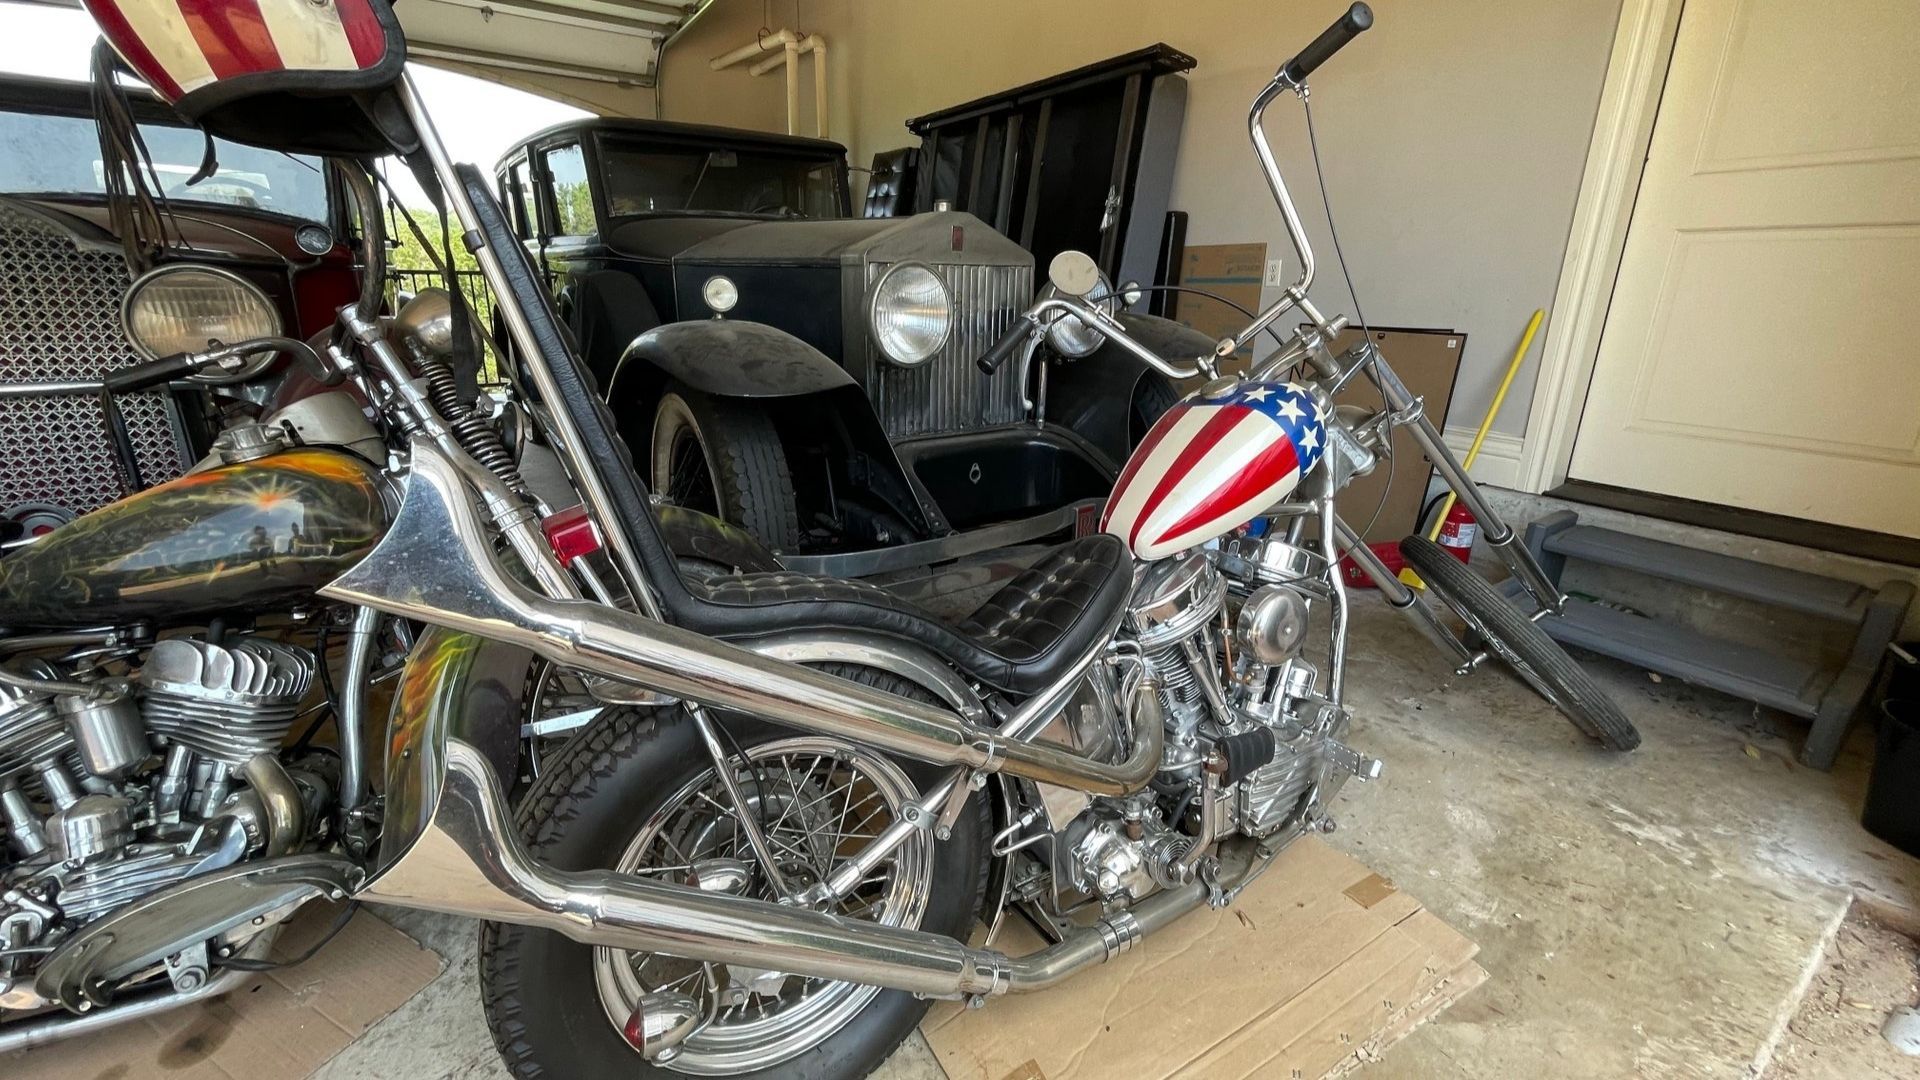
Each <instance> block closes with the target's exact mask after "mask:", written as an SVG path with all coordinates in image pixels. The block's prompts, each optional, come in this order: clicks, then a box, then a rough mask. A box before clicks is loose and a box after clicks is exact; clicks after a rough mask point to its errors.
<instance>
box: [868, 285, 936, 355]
mask: <svg viewBox="0 0 1920 1080" xmlns="http://www.w3.org/2000/svg"><path fill="white" fill-rule="evenodd" d="M867 314H868V321H869V322H871V323H872V324H873V340H874V341H875V342H877V343H879V345H880V351H881V352H883V353H885V354H886V357H887V359H889V360H891V361H893V362H894V363H896V364H899V365H900V366H901V367H913V366H914V365H916V364H923V363H925V362H926V361H927V360H928V359H930V358H931V357H932V356H933V354H934V353H937V352H939V351H940V346H942V345H945V344H946V343H947V335H948V334H950V333H952V332H953V297H952V296H950V295H948V293H947V284H946V282H944V281H941V280H940V276H939V275H938V274H935V273H934V272H933V269H932V268H931V267H929V266H927V265H926V264H925V263H913V262H903V263H895V264H894V265H893V266H892V267H890V268H888V270H887V272H886V273H884V274H881V275H880V280H878V281H876V282H874V283H873V296H872V298H871V299H870V300H868V302H867Z"/></svg>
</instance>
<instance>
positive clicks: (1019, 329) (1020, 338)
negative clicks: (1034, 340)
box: [974, 319, 1033, 375]
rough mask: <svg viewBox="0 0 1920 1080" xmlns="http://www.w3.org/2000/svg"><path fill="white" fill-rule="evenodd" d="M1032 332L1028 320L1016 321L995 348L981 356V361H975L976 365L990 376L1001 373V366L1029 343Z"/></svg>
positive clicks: (995, 344)
mask: <svg viewBox="0 0 1920 1080" xmlns="http://www.w3.org/2000/svg"><path fill="white" fill-rule="evenodd" d="M1032 332H1033V324H1032V323H1029V322H1028V321H1027V320H1026V319H1015V320H1014V322H1013V325H1012V326H1009V327H1007V332H1006V333H1004V334H1001V335H1000V340H999V341H996V342H994V343H993V348H991V349H988V350H987V351H986V352H983V353H981V354H980V359H978V360H976V361H974V363H975V365H976V366H978V367H979V368H980V370H981V371H982V372H984V373H986V374H988V375H991V374H993V373H994V372H996V371H999V370H1000V365H1001V364H1004V363H1006V362H1007V360H1008V359H1009V358H1010V357H1012V356H1013V354H1014V353H1016V352H1018V351H1019V349H1020V346H1022V345H1025V344H1026V343H1027V335H1028V334H1030V333H1032Z"/></svg>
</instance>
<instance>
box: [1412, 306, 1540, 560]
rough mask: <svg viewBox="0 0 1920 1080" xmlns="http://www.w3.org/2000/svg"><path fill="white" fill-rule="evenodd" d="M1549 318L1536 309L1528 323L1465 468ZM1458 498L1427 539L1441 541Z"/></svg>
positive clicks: (1447, 503) (1443, 509)
mask: <svg viewBox="0 0 1920 1080" xmlns="http://www.w3.org/2000/svg"><path fill="white" fill-rule="evenodd" d="M1546 317H1547V313H1546V310H1545V309H1544V308H1536V309H1535V310H1534V313H1533V318H1532V319H1530V320H1528V321H1527V332H1526V333H1524V334H1522V335H1520V347H1519V348H1518V349H1515V350H1514V353H1513V362H1512V363H1510V364H1508V365H1507V375H1506V378H1503V379H1501V380H1500V389H1498V390H1496V391H1494V394H1493V405H1492V407H1491V408H1489V409H1488V410H1487V418H1486V419H1484V420H1482V421H1480V430H1479V431H1477V432H1475V433H1474V436H1473V445H1472V446H1469V447H1467V456H1466V458H1465V460H1463V461H1461V463H1460V464H1461V466H1462V467H1464V468H1468V469H1471V468H1473V462H1474V459H1475V458H1478V457H1479V456H1480V444H1481V443H1484V442H1486V441H1487V432H1489V431H1491V430H1493V418H1494V417H1496V416H1499V415H1500V406H1501V405H1502V404H1504V403H1505V402H1506V400H1507V389H1508V388H1509V387H1511V386H1512V385H1513V377H1514V376H1515V375H1518V374H1519V373H1520V365H1521V364H1522V363H1523V362H1524V361H1525V360H1526V359H1527V350H1528V349H1530V348H1532V347H1533V335H1534V334H1535V333H1536V332H1537V331H1538V330H1539V329H1540V320H1542V319H1544V318H1546ZM1456 497H1457V496H1455V495H1454V493H1453V492H1451V491H1449V492H1447V497H1446V498H1445V499H1444V500H1442V501H1441V503H1440V513H1439V514H1437V515H1436V516H1435V517H1434V519H1433V528H1432V529H1430V530H1429V531H1428V532H1427V539H1429V540H1438V539H1440V529H1441V527H1442V526H1443V525H1445V524H1446V522H1447V513H1448V512H1449V511H1451V510H1452V509H1453V500H1454V499H1455V498H1456Z"/></svg>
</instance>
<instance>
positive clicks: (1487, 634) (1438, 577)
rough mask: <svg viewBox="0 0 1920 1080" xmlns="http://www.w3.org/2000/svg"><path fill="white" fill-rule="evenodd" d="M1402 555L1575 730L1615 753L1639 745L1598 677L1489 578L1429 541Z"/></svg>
mask: <svg viewBox="0 0 1920 1080" xmlns="http://www.w3.org/2000/svg"><path fill="white" fill-rule="evenodd" d="M1400 554H1401V555H1403V556H1405V557H1406V560H1407V565H1409V566H1411V567H1413V569H1414V572H1415V573H1417V574H1419V575H1420V579H1421V580H1422V581H1425V582H1426V583H1427V587H1428V588H1429V589H1431V590H1433V592H1434V594H1435V595H1437V596H1438V597H1439V598H1440V599H1441V600H1443V601H1445V602H1446V604H1447V606H1448V607H1450V608H1452V609H1453V611H1454V613H1455V614H1457V615H1459V616H1460V618H1461V619H1463V620H1465V622H1466V624H1467V626H1468V628H1470V629H1471V630H1472V631H1473V632H1474V634H1476V635H1478V636H1479V637H1480V639H1481V640H1482V641H1484V642H1486V644H1487V647H1488V648H1489V649H1491V650H1493V652H1494V653H1495V654H1496V655H1498V656H1499V657H1500V658H1501V659H1502V660H1505V661H1506V662H1507V665H1508V666H1509V667H1511V668H1513V670H1514V672H1515V673H1516V674H1518V675H1519V676H1520V677H1521V678H1522V679H1524V680H1526V682H1527V684H1528V685H1530V686H1532V687H1533V688H1534V689H1535V690H1537V691H1539V693H1540V696H1542V697H1544V698H1546V699H1547V700H1548V701H1550V702H1552V703H1553V706H1554V708H1556V709H1559V710H1560V712H1561V713H1562V714H1563V715H1565V716H1566V718H1567V719H1569V720H1571V721H1572V722H1573V725H1574V726H1575V727H1577V728H1579V729H1580V730H1581V731H1583V732H1585V733H1586V734H1587V735H1588V736H1589V737H1590V738H1593V739H1597V740H1599V741H1600V742H1601V743H1602V744H1604V745H1605V746H1606V747H1607V748H1608V749H1611V750H1632V749H1633V748H1634V747H1636V746H1639V745H1640V732H1639V731H1638V730H1637V729H1635V728H1634V726H1633V723H1632V722H1631V721H1629V720H1628V719H1627V718H1626V715H1625V714H1624V713H1622V712H1621V711H1620V706H1618V705H1615V704H1614V703H1613V699H1612V698H1610V697H1608V696H1607V692H1606V691H1604V690H1602V689H1600V684H1598V683H1596V682H1594V681H1593V676H1591V675H1589V674H1587V672H1586V670H1585V669H1584V668H1582V667H1581V666H1580V665H1579V664H1577V663H1575V662H1574V660H1573V657H1571V656H1568V655H1567V651H1566V650H1565V649H1563V648H1561V647H1560V643H1559V642H1557V641H1555V640H1553V639H1552V638H1551V637H1548V636H1547V632H1546V631H1545V630H1542V629H1540V627H1539V626H1538V625H1536V624H1535V623H1534V622H1533V620H1531V619H1529V618H1527V617H1526V616H1525V615H1522V614H1520V612H1519V611H1517V610H1516V609H1515V608H1514V607H1513V605H1511V604H1509V603H1507V601H1506V599H1505V598H1504V597H1502V596H1501V595H1500V594H1499V592H1498V591H1496V590H1495V589H1494V587H1493V586H1492V585H1490V584H1488V583H1487V581H1486V579H1485V578H1482V577H1481V576H1480V575H1478V574H1476V573H1474V572H1473V571H1472V570H1469V569H1467V567H1466V566H1465V564H1463V563H1461V562H1460V560H1458V559H1456V558H1454V557H1453V556H1452V555H1449V554H1447V553H1446V551H1444V550H1442V549H1441V547H1440V545H1439V544H1436V543H1434V542H1433V541H1431V540H1429V539H1427V538H1426V537H1424V536H1409V537H1407V538H1406V539H1404V540H1402V541H1400Z"/></svg>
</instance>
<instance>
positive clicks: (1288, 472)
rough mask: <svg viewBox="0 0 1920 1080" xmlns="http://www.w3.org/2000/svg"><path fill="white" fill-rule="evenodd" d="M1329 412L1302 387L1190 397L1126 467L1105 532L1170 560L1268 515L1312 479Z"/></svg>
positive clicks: (1245, 385) (1245, 386)
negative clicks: (1308, 477)
mask: <svg viewBox="0 0 1920 1080" xmlns="http://www.w3.org/2000/svg"><path fill="white" fill-rule="evenodd" d="M1325 443H1326V418H1325V416H1324V415H1323V414H1322V411H1321V408H1320V405H1319V404H1318V403H1317V402H1315V401H1314V399H1313V395H1312V394H1310V393H1309V392H1308V391H1307V388H1306V387H1304V386H1301V385H1300V384H1298V383H1290V382H1288V383H1276V382H1241V383H1234V384H1232V385H1230V386H1227V387H1224V388H1222V389H1221V390H1218V391H1214V392H1213V393H1211V394H1209V393H1207V392H1206V391H1202V392H1201V393H1200V394H1198V395H1195V396H1193V397H1189V398H1187V399H1186V400H1185V401H1182V402H1180V404H1178V405H1175V406H1174V407H1173V408H1172V409H1169V410H1168V411H1167V413H1166V414H1165V415H1164V416H1162V417H1161V418H1160V422H1159V423H1157V424H1155V425H1153V430H1152V431H1150V432H1148V433H1147V437H1146V438H1145V439H1143V440H1141V442H1140V446H1139V448H1138V449H1136V450H1135V451H1134V452H1133V457H1131V458H1129V459H1128V460H1127V467H1126V468H1125V469H1124V470H1122V471H1121V473H1120V482H1119V483H1118V484H1116V485H1115V487H1114V490H1113V497H1112V498H1111V499H1109V500H1107V509H1106V515H1105V517H1104V518H1103V519H1102V520H1101V523H1100V528H1101V530H1102V531H1104V532H1109V533H1112V534H1113V535H1115V536H1118V537H1119V538H1120V539H1122V540H1124V541H1126V543H1127V547H1129V548H1131V549H1132V551H1133V554H1134V556H1135V557H1136V558H1140V559H1160V558H1165V557H1166V556H1168V555H1172V554H1175V553H1176V552H1180V551H1185V550H1186V549H1188V548H1191V547H1196V546H1198V545H1200V544H1204V543H1206V542H1207V541H1209V540H1212V539H1213V538H1215V537H1217V536H1221V535H1223V534H1225V533H1227V532H1228V531H1230V530H1232V529H1235V528H1238V527H1239V526H1241V525H1244V524H1246V523H1247V522H1249V521H1252V520H1253V519H1254V518H1256V517H1259V516H1260V514H1261V513H1262V512H1264V511H1265V510H1266V509H1267V508H1268V507H1271V506H1272V505H1274V504H1275V503H1277V502H1279V501H1280V500H1281V499H1284V498H1286V497H1287V495H1288V494H1289V493H1291V492H1292V491H1293V489H1294V487H1296V486H1297V485H1298V484H1299V483H1300V478H1301V477H1303V476H1305V475H1307V472H1308V470H1310V469H1312V468H1313V466H1314V465H1315V463H1317V462H1318V461H1319V460H1320V453H1321V451H1322V449H1324V447H1325Z"/></svg>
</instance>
